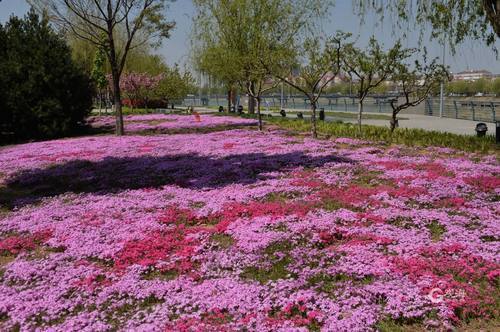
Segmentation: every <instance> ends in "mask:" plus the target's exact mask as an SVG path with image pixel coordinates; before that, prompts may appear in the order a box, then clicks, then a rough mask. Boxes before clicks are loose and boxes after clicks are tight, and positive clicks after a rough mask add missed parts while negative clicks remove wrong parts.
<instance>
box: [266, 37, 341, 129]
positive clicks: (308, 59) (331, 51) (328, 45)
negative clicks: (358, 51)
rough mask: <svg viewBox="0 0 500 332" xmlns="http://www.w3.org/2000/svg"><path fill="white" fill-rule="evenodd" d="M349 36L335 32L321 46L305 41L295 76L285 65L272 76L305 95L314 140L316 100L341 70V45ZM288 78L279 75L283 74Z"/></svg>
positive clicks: (314, 42)
mask: <svg viewBox="0 0 500 332" xmlns="http://www.w3.org/2000/svg"><path fill="white" fill-rule="evenodd" d="M348 37H349V35H348V34H344V33H342V32H338V33H337V34H336V35H335V36H333V37H330V38H328V39H327V40H326V41H325V42H324V43H322V41H321V39H320V38H319V37H311V38H308V39H306V40H305V41H304V45H303V47H302V49H301V54H302V65H301V66H300V69H299V73H298V75H297V76H295V75H293V72H294V68H293V67H290V66H289V64H287V63H286V62H285V63H283V64H281V67H282V69H281V70H279V71H278V74H275V75H276V77H277V78H279V79H280V80H282V81H283V82H285V83H287V84H288V85H290V86H291V87H293V88H294V89H296V90H297V91H299V92H301V93H302V94H304V96H305V97H306V98H307V99H308V100H309V104H310V107H311V134H312V137H314V138H316V137H317V135H318V134H317V128H316V109H317V106H318V105H317V104H318V99H319V98H320V97H321V95H322V94H323V92H324V90H325V88H326V87H327V86H328V85H330V83H331V82H333V80H334V79H335V77H336V75H338V73H339V72H340V69H341V56H342V53H343V47H344V45H343V43H344V41H345V39H346V38H348ZM287 67H288V75H286V76H285V75H283V76H282V75H280V74H279V73H280V72H286V68H287Z"/></svg>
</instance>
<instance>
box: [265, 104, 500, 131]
mask: <svg viewBox="0 0 500 332" xmlns="http://www.w3.org/2000/svg"><path fill="white" fill-rule="evenodd" d="M290 111H298V110H290ZM263 113H268V112H267V111H265V112H263ZM303 113H304V117H306V118H307V117H309V114H308V113H309V112H308V111H306V110H304V111H303ZM353 114H355V113H353ZM364 114H381V113H368V112H365V113H364ZM382 114H385V115H387V116H389V115H390V114H388V113H382ZM272 115H273V116H280V114H279V113H277V112H272ZM288 117H292V118H295V117H296V115H295V114H290V115H288ZM400 117H401V118H403V119H400V120H399V127H400V128H419V129H425V130H434V131H440V132H448V133H453V134H462V135H476V131H475V128H476V124H478V123H480V122H484V121H470V120H460V119H453V118H440V117H437V116H428V115H421V114H408V113H402V114H401V115H400ZM335 120H341V121H343V122H346V123H357V120H356V119H354V118H353V119H349V118H345V117H344V118H343V117H335V116H330V115H327V116H326V121H335ZM363 123H364V124H369V125H374V126H384V127H389V120H373V119H364V120H363ZM484 123H486V125H487V126H488V134H491V135H495V130H496V129H495V123H491V122H484Z"/></svg>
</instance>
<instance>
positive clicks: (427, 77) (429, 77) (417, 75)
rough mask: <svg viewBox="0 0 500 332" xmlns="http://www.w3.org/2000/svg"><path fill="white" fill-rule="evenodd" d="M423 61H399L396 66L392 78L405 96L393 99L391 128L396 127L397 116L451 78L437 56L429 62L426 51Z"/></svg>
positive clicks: (420, 101)
mask: <svg viewBox="0 0 500 332" xmlns="http://www.w3.org/2000/svg"><path fill="white" fill-rule="evenodd" d="M423 59H424V61H423V63H421V62H420V61H418V60H417V61H415V63H414V64H413V65H409V64H407V63H405V62H403V61H402V62H398V63H396V64H395V66H394V71H393V73H392V74H391V76H390V78H391V80H392V81H393V82H395V83H396V84H397V86H398V90H399V92H400V94H401V95H402V97H403V98H401V99H402V102H400V99H393V100H391V102H390V104H391V108H392V120H391V130H394V129H395V125H396V122H395V121H396V116H397V115H398V114H399V113H400V112H401V111H402V110H405V109H407V108H409V107H415V106H417V105H419V104H420V103H422V102H423V101H424V100H425V99H426V98H427V97H428V96H429V95H430V94H431V93H432V92H433V91H434V90H436V89H437V88H438V86H439V85H440V83H441V82H445V81H447V80H448V79H449V76H450V75H449V73H448V71H447V69H446V68H445V67H444V66H443V65H439V64H438V63H437V58H435V59H433V60H432V61H431V62H429V63H426V62H427V55H426V54H425V53H424V56H423Z"/></svg>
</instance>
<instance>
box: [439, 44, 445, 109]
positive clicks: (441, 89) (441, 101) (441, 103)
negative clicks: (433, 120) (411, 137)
mask: <svg viewBox="0 0 500 332" xmlns="http://www.w3.org/2000/svg"><path fill="white" fill-rule="evenodd" d="M445 50H446V40H445V38H443V66H444V65H445V54H446V53H445ZM443 109H444V80H442V81H441V84H440V87H439V117H440V118H442V117H443Z"/></svg>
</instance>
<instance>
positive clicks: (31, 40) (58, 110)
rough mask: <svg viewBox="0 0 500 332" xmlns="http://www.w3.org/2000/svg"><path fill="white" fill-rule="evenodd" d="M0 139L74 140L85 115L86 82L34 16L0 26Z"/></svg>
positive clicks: (43, 23) (87, 104)
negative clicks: (66, 138) (70, 138)
mask: <svg viewBox="0 0 500 332" xmlns="http://www.w3.org/2000/svg"><path fill="white" fill-rule="evenodd" d="M0 45H2V46H1V47H0V139H3V140H4V141H5V140H7V139H33V138H35V139H38V138H53V137H60V136H65V135H71V134H74V133H75V132H76V131H77V130H78V129H79V128H80V125H81V124H82V123H83V121H84V118H85V117H86V116H87V115H88V114H90V111H91V104H92V93H93V89H92V85H91V81H90V79H89V78H88V77H87V76H86V75H85V74H84V73H83V71H82V70H81V69H79V68H78V67H77V66H76V65H75V64H74V63H73V61H72V59H71V50H70V48H69V47H68V46H67V45H66V43H65V41H64V39H63V38H62V37H61V36H59V35H58V34H57V33H56V32H54V31H53V30H52V28H51V27H50V26H49V24H48V22H47V20H46V19H40V18H39V17H38V16H37V15H36V14H35V13H34V11H31V12H30V13H28V14H27V15H26V16H25V17H24V19H20V18H17V17H11V18H10V20H9V21H8V22H7V23H6V24H5V26H1V25H0Z"/></svg>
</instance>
